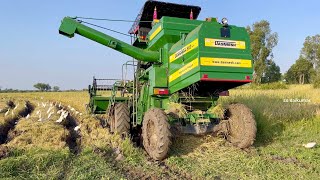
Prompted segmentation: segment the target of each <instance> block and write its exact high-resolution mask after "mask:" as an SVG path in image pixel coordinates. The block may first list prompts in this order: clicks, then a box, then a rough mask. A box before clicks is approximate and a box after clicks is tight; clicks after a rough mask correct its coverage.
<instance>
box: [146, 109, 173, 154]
mask: <svg viewBox="0 0 320 180" xmlns="http://www.w3.org/2000/svg"><path fill="white" fill-rule="evenodd" d="M142 138H143V146H144V148H145V150H146V151H147V153H148V154H149V155H150V157H152V158H153V159H155V160H163V159H164V158H166V156H167V154H168V151H169V148H170V145H171V133H170V125H169V123H168V117H167V115H166V114H165V113H164V111H163V110H161V109H158V108H153V109H150V110H149V111H147V112H146V113H145V115H144V118H143V125H142Z"/></svg>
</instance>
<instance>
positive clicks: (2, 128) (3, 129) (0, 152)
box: [0, 101, 34, 159]
mask: <svg viewBox="0 0 320 180" xmlns="http://www.w3.org/2000/svg"><path fill="white" fill-rule="evenodd" d="M18 106H19V105H16V104H15V103H14V102H13V101H8V103H7V112H6V114H4V118H3V122H2V124H0V159H2V158H6V157H7V156H8V155H9V151H10V150H9V148H8V147H7V146H5V144H7V143H8V135H9V132H10V131H12V130H14V128H15V126H16V124H17V123H18V122H19V120H20V119H21V118H23V117H26V116H27V115H29V114H30V113H31V112H32V111H33V110H34V106H33V105H32V104H31V103H30V102H29V101H25V104H24V108H22V109H19V110H18V112H17V113H14V110H16V108H18ZM10 110H11V112H12V114H11V117H7V116H8V113H9V112H10ZM9 116H10V115H9Z"/></svg>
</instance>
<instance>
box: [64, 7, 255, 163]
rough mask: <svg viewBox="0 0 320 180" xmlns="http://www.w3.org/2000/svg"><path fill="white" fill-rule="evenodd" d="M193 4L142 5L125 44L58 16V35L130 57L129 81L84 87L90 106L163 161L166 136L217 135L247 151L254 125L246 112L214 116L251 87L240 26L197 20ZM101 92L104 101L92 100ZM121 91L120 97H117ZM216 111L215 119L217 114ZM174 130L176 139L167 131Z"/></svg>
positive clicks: (232, 109)
mask: <svg viewBox="0 0 320 180" xmlns="http://www.w3.org/2000/svg"><path fill="white" fill-rule="evenodd" d="M200 10H201V8H200V7H197V6H189V5H181V4H173V3H166V2H159V1H147V2H145V5H144V7H143V8H142V10H141V12H140V13H139V15H138V17H137V18H136V21H135V23H134V25H133V27H132V28H131V30H130V31H129V33H130V34H131V35H132V36H134V42H133V43H132V45H130V44H127V43H125V42H123V41H120V40H118V39H115V38H113V37H111V36H108V35H106V34H104V33H102V32H99V31H97V30H95V29H93V28H91V27H88V26H86V25H84V24H85V22H84V21H82V20H79V18H71V17H65V18H64V19H63V21H62V24H61V26H60V29H59V33H60V34H62V35H65V36H67V37H69V38H72V37H74V34H75V33H76V34H78V35H81V36H83V37H86V38H88V39H90V40H92V41H95V42H97V43H100V44H102V45H104V46H107V47H109V48H112V49H114V50H116V51H119V52H121V53H124V54H126V55H129V56H131V57H133V58H134V60H133V61H131V62H127V63H126V64H125V66H133V67H134V68H135V72H134V79H133V80H132V81H127V80H125V79H122V80H119V81H116V82H115V83H114V84H113V86H101V85H98V84H97V82H100V81H99V79H94V83H93V85H92V86H89V93H90V103H89V108H90V111H91V113H93V114H107V115H108V119H107V123H108V124H109V126H110V129H111V132H115V133H119V134H123V133H129V134H141V136H142V139H143V146H144V148H145V150H146V151H147V152H148V154H149V155H150V156H151V157H152V158H153V159H156V160H162V159H164V158H165V157H166V156H167V154H168V151H169V148H170V144H171V138H172V136H173V135H174V134H176V133H177V132H178V133H179V134H196V135H202V134H207V133H213V134H215V135H223V136H224V137H225V138H226V139H227V140H228V141H230V142H231V143H232V144H234V145H235V146H237V147H239V148H247V147H250V146H251V145H252V144H253V142H254V140H255V137H256V122H255V120H254V116H253V114H252V112H251V110H250V109H249V108H247V107H246V106H245V105H243V104H239V103H235V104H230V105H229V106H228V108H227V109H226V110H225V111H223V110H219V108H218V107H216V106H217V100H218V99H219V96H226V95H228V90H229V89H232V88H235V87H238V86H241V85H243V84H246V83H250V82H251V79H252V73H253V68H252V65H253V62H252V56H251V51H250V39H249V35H248V33H247V31H246V29H245V28H243V27H237V26H234V25H229V24H228V20H227V19H226V18H223V19H222V21H221V23H220V22H218V21H217V19H216V18H206V19H205V20H204V21H202V20H196V19H197V17H198V15H199V13H200ZM103 87H104V88H105V89H107V90H109V91H111V95H109V96H108V97H106V96H99V95H98V94H97V91H98V90H101V88H103ZM119 92H121V93H119ZM221 111H222V113H221ZM173 132H175V133H173Z"/></svg>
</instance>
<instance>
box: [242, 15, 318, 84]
mask: <svg viewBox="0 0 320 180" xmlns="http://www.w3.org/2000/svg"><path fill="white" fill-rule="evenodd" d="M246 29H247V31H248V33H249V36H250V41H251V53H252V58H253V61H254V66H253V68H254V74H253V83H254V84H262V83H271V82H278V81H281V80H282V81H284V82H286V83H289V84H309V83H313V84H314V86H315V87H320V35H315V36H308V37H306V39H305V42H304V44H303V48H302V49H301V52H300V56H299V58H298V59H297V60H296V62H295V63H294V64H293V65H292V66H291V67H290V68H289V70H288V71H287V72H286V73H284V74H283V75H282V74H281V73H280V67H279V66H278V65H277V64H276V63H275V61H274V56H273V52H272V50H273V48H274V47H275V46H277V44H278V34H277V33H276V32H272V30H271V27H270V23H269V22H268V21H266V20H262V21H259V22H256V23H254V24H253V25H252V26H248V27H247V28H246Z"/></svg>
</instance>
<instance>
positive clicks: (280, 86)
mask: <svg viewBox="0 0 320 180" xmlns="http://www.w3.org/2000/svg"><path fill="white" fill-rule="evenodd" d="M288 88H289V86H288V85H287V84H285V83H283V82H274V83H266V84H260V85H257V84H248V85H247V84H246V85H243V86H240V87H237V89H255V90H270V89H273V90H274V89H288Z"/></svg>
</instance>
